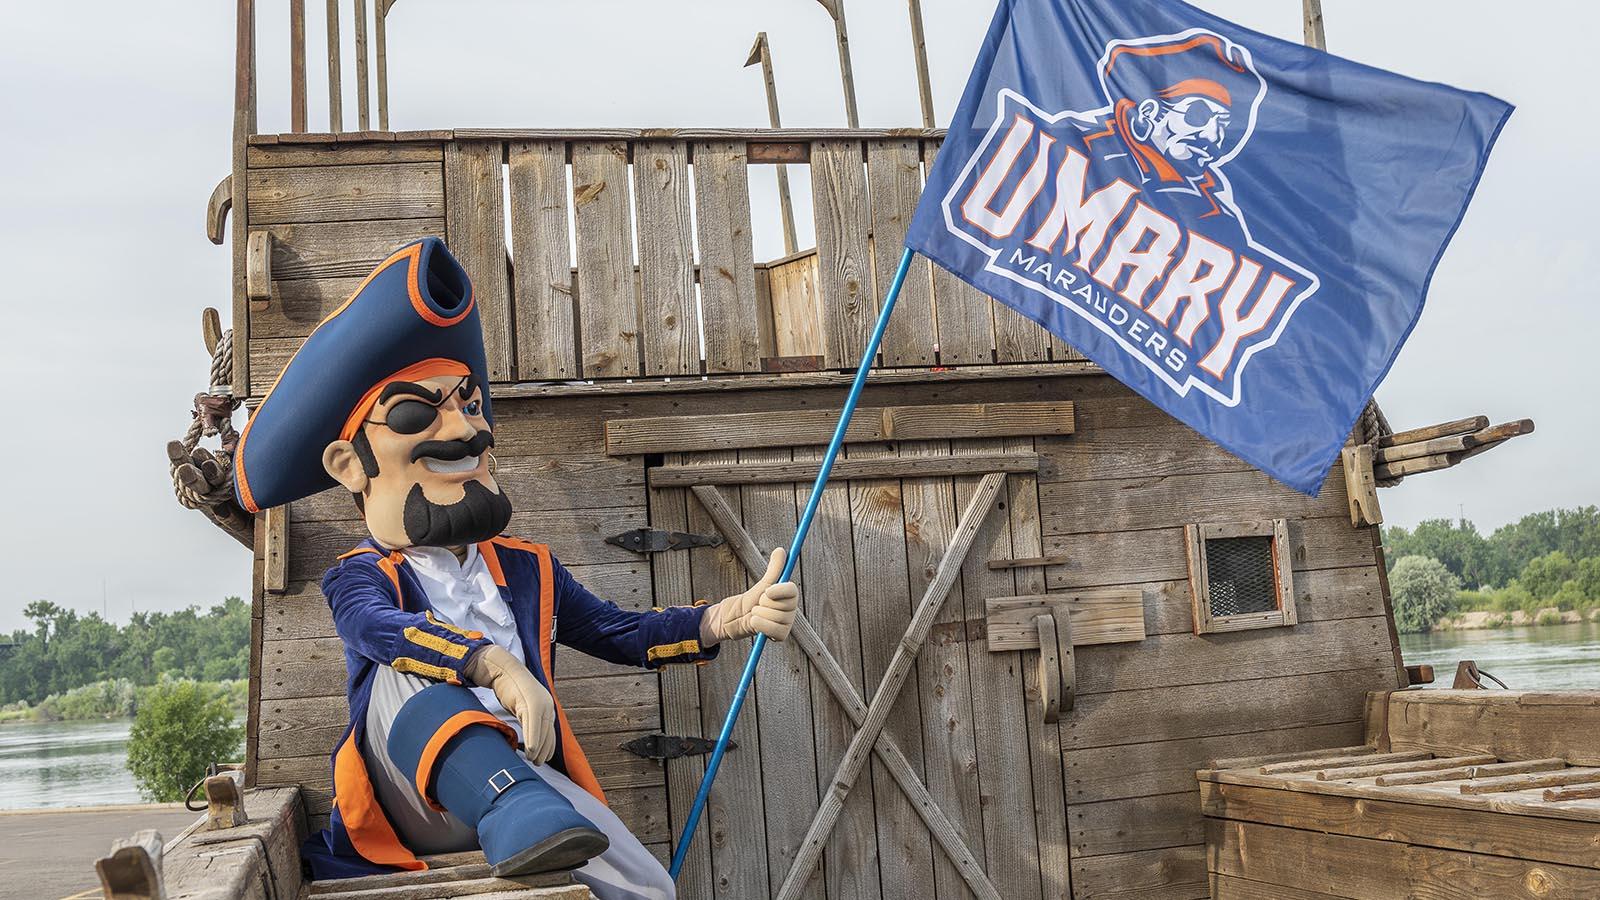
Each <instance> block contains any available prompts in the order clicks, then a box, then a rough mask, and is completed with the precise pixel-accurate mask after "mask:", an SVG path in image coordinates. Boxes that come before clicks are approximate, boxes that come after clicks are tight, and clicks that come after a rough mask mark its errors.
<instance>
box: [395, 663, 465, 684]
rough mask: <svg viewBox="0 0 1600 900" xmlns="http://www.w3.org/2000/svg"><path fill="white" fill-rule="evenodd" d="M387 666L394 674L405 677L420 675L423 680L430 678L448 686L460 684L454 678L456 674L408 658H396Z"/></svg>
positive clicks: (459, 681) (457, 679) (458, 680)
mask: <svg viewBox="0 0 1600 900" xmlns="http://www.w3.org/2000/svg"><path fill="white" fill-rule="evenodd" d="M389 665H390V667H391V668H393V669H394V670H395V671H396V672H403V673H405V674H407V675H421V676H422V677H423V678H431V679H433V680H434V681H443V682H446V683H448V684H460V683H461V679H460V678H457V677H456V673H454V672H452V671H450V670H449V669H446V668H445V667H444V666H430V665H428V664H427V663H425V662H422V661H421V660H415V659H412V658H411V657H409V656H401V657H397V658H396V659H395V661H394V662H392V663H390V664H389Z"/></svg>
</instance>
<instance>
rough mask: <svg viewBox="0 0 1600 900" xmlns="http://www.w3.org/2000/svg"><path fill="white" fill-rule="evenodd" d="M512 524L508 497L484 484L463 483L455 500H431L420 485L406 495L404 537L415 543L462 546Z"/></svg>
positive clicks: (497, 532)
mask: <svg viewBox="0 0 1600 900" xmlns="http://www.w3.org/2000/svg"><path fill="white" fill-rule="evenodd" d="M509 524H511V500H510V499H509V498H507V497H506V495H505V494H503V493H496V492H495V491H491V490H489V489H488V488H487V487H484V485H483V483H482V482H480V481H469V482H467V483H466V494H465V495H464V496H463V497H462V498H461V499H460V500H457V501H456V502H454V503H448V504H446V503H434V502H432V501H431V500H429V499H428V498H427V497H424V496H423V495H422V485H420V484H414V485H412V486H411V493H409V494H407V495H406V510H405V526H406V538H407V539H408V540H410V541H411V544H412V546H416V547H461V546H465V545H467V544H476V543H478V542H479V541H486V540H488V539H489V538H492V537H494V536H496V535H498V534H499V533H500V532H502V531H505V529H506V526H507V525H509Z"/></svg>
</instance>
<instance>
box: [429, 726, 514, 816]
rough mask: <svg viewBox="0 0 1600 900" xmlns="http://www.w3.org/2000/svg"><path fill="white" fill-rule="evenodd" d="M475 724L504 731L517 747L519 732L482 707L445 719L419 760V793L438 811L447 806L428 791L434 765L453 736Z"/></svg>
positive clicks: (508, 739)
mask: <svg viewBox="0 0 1600 900" xmlns="http://www.w3.org/2000/svg"><path fill="white" fill-rule="evenodd" d="M473 725H488V726H489V727H491V728H495V729H498V730H499V731H502V732H504V733H505V736H506V740H507V741H509V742H510V744H511V747H512V749H516V746H517V733H516V732H515V731H513V730H512V729H511V726H510V725H507V724H506V723H504V722H502V721H500V720H499V719H497V718H495V717H494V716H491V715H489V714H488V713H487V712H485V711H483V710H481V709H464V710H462V711H461V712H458V713H456V714H455V715H453V716H451V717H450V718H448V719H445V720H444V724H443V725H440V726H439V730H437V731H435V732H434V733H433V737H431V738H428V743H427V745H425V746H424V747H423V748H422V758H421V759H420V760H418V761H417V776H416V783H417V793H418V794H421V795H422V799H423V801H424V802H426V803H427V804H428V806H429V808H431V809H434V810H436V811H438V812H444V811H445V808H444V807H442V806H440V805H439V804H438V803H436V802H434V799H433V797H432V796H430V795H429V793H428V789H429V788H431V787H432V786H433V784H432V782H433V766H434V764H435V763H437V762H438V761H439V754H440V753H443V752H444V745H445V744H448V743H450V739H451V738H453V737H455V736H456V735H458V734H460V733H461V732H462V731H463V730H465V729H467V728H469V727H471V726H473Z"/></svg>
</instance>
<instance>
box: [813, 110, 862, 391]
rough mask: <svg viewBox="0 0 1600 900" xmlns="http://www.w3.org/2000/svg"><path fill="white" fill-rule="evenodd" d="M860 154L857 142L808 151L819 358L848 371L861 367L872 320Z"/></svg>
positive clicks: (835, 143)
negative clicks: (819, 319)
mask: <svg viewBox="0 0 1600 900" xmlns="http://www.w3.org/2000/svg"><path fill="white" fill-rule="evenodd" d="M862 153H863V150H862V145H861V143H860V142H858V141H820V142H818V143H815V144H813V145H812V147H811V199H812V206H813V215H814V216H815V219H816V233H817V273H818V281H817V288H818V292H817V293H818V296H819V299H820V300H821V312H822V336H823V341H822V357H823V365H824V367H826V368H829V369H851V368H855V367H856V366H857V365H858V364H859V363H860V362H861V354H862V353H863V352H864V351H865V350H866V347H867V340H868V337H869V336H870V335H871V333H872V326H873V323H874V321H875V320H876V319H877V316H878V298H877V297H874V296H873V292H872V282H871V278H872V276H871V260H870V259H868V256H867V246H868V243H867V242H868V238H869V235H870V233H871V227H872V226H871V222H870V220H869V212H868V209H867V180H866V170H865V167H864V164H863V161H862Z"/></svg>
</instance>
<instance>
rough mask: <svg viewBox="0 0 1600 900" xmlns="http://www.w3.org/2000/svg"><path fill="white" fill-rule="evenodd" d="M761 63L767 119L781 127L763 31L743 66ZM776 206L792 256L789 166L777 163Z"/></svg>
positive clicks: (785, 252) (769, 49)
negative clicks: (780, 211)
mask: <svg viewBox="0 0 1600 900" xmlns="http://www.w3.org/2000/svg"><path fill="white" fill-rule="evenodd" d="M758 62H759V63H761V77H762V79H763V80H765V81H766V83H767V119H768V121H770V122H771V123H772V127H773V128H782V127H783V120H782V119H781V118H779V116H778V84H777V81H776V80H774V79H773V77H772V45H771V44H769V43H767V33H766V32H765V31H762V32H758V33H757V34H756V42H755V44H753V45H751V47H750V55H749V56H747V57H746V58H745V61H744V65H745V68H747V69H748V68H749V67H751V66H753V65H755V64H756V63H758ZM778 206H779V207H780V208H781V209H782V210H783V255H784V256H793V255H794V253H795V251H796V250H797V249H798V247H797V246H796V243H795V236H794V201H793V200H791V199H790V197H789V167H788V166H786V165H784V164H782V163H779V164H778Z"/></svg>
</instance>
